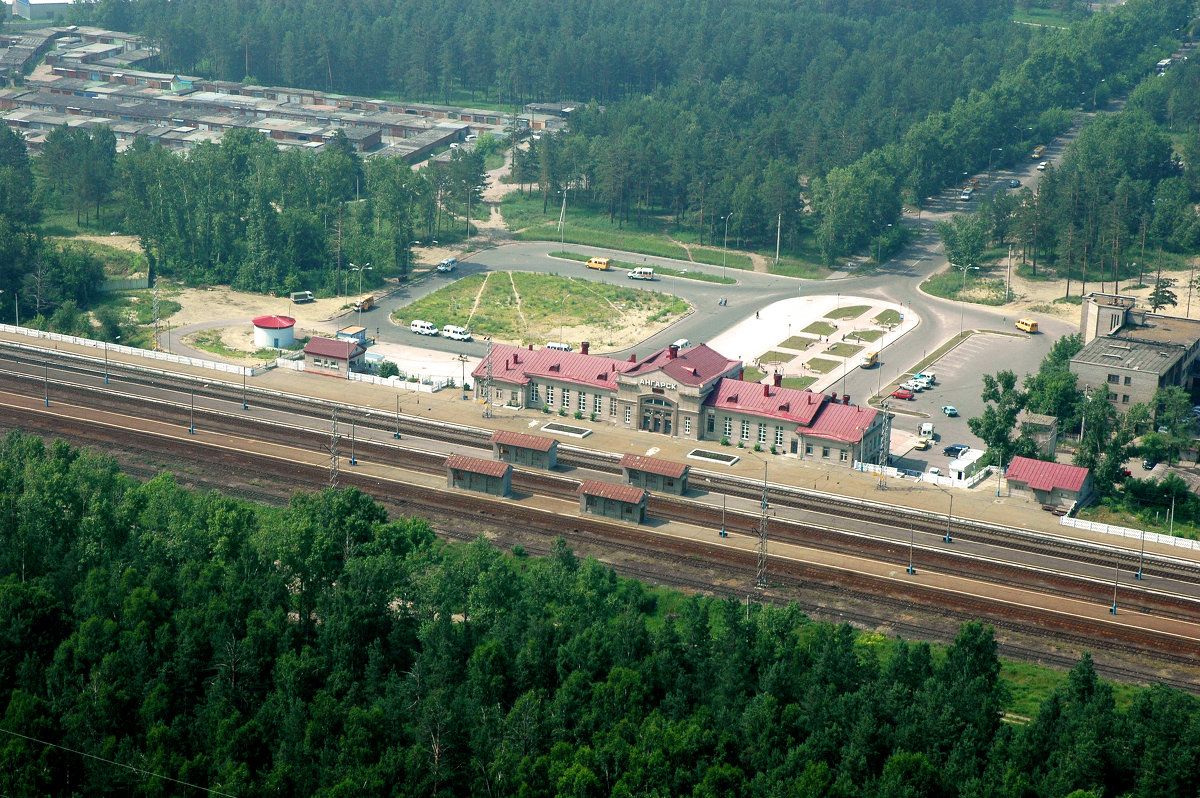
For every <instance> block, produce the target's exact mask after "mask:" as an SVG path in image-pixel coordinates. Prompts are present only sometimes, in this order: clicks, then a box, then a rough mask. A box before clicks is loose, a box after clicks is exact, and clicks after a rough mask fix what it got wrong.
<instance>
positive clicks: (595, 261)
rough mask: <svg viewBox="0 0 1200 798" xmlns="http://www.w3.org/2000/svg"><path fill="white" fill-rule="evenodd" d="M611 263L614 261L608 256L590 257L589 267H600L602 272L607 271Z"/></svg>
mask: <svg viewBox="0 0 1200 798" xmlns="http://www.w3.org/2000/svg"><path fill="white" fill-rule="evenodd" d="M611 263H612V261H611V260H610V259H608V258H589V259H588V262H587V267H588V268H589V269H599V270H600V271H602V272H606V271H608V269H609V266H610V264H611Z"/></svg>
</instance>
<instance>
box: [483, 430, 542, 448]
mask: <svg viewBox="0 0 1200 798" xmlns="http://www.w3.org/2000/svg"><path fill="white" fill-rule="evenodd" d="M492 443H499V444H501V445H502V446H516V447H518V448H521V449H535V450H536V451H539V452H548V451H550V449H551V447H553V446H554V444H556V443H558V441H556V440H554V439H553V438H545V437H543V436H541V435H526V434H525V433H524V432H509V431H508V430H506V429H498V430H496V431H495V432H493V433H492Z"/></svg>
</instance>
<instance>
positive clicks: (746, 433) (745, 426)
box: [741, 418, 750, 441]
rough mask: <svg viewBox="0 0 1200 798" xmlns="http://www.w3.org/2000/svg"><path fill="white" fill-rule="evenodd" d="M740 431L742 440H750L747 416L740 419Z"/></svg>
mask: <svg viewBox="0 0 1200 798" xmlns="http://www.w3.org/2000/svg"><path fill="white" fill-rule="evenodd" d="M741 433H742V438H741V439H742V440H744V441H748V440H750V419H748V418H743V419H742V425H741Z"/></svg>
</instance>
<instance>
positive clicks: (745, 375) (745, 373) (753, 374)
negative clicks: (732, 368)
mask: <svg viewBox="0 0 1200 798" xmlns="http://www.w3.org/2000/svg"><path fill="white" fill-rule="evenodd" d="M765 376H767V374H766V372H765V371H759V370H758V369H756V368H754V366H746V367H745V368H744V369H742V379H743V380H745V381H746V382H758V381H760V380H761V379H762V378H763V377H765Z"/></svg>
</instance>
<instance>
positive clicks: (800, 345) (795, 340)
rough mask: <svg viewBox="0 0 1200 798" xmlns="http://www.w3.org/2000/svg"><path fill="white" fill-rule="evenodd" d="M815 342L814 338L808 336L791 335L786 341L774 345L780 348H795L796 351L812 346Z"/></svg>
mask: <svg viewBox="0 0 1200 798" xmlns="http://www.w3.org/2000/svg"><path fill="white" fill-rule="evenodd" d="M815 342H816V339H815V338H808V337H806V336H803V335H793V336H792V337H791V338H789V339H787V340H786V341H784V342H782V343H779V344H776V346H778V347H780V348H782V349H795V350H796V351H797V352H803V351H804V350H806V349H808V348H809V347H810V346H812V345H813V343H815Z"/></svg>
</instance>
